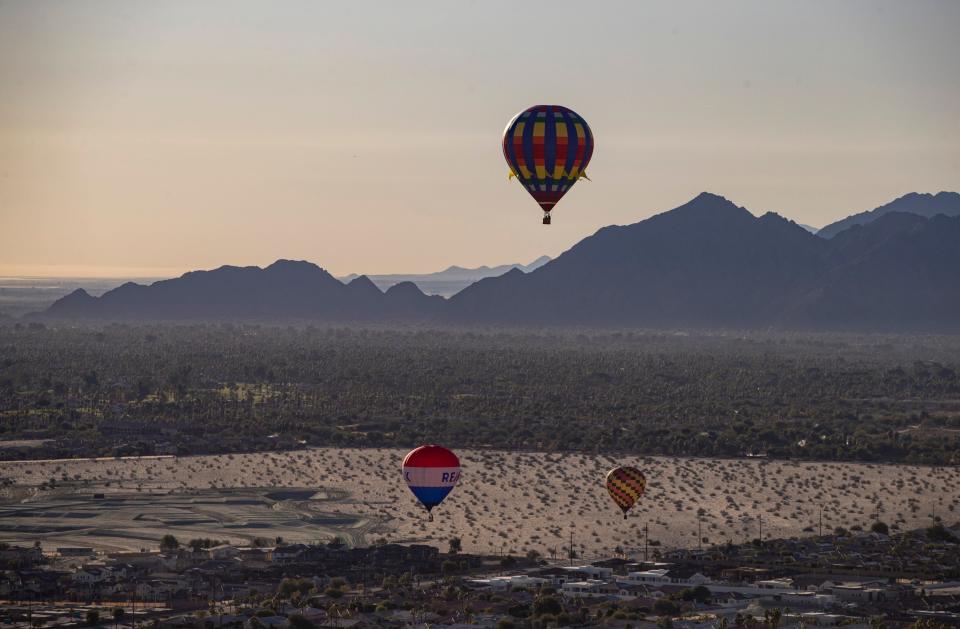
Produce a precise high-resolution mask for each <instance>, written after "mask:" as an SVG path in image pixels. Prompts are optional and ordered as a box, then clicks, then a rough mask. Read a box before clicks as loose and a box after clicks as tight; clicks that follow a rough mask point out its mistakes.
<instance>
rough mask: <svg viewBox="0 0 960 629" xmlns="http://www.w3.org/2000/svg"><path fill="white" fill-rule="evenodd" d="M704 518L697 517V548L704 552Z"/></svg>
mask: <svg viewBox="0 0 960 629" xmlns="http://www.w3.org/2000/svg"><path fill="white" fill-rule="evenodd" d="M702 524H703V520H701V519H700V517H699V516H698V517H697V549H698V550H699V551H700V552H701V553H702V552H703V530H702V526H701V525H702Z"/></svg>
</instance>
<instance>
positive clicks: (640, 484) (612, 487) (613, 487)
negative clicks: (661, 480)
mask: <svg viewBox="0 0 960 629" xmlns="http://www.w3.org/2000/svg"><path fill="white" fill-rule="evenodd" d="M646 486H647V479H646V477H645V476H644V475H643V472H641V471H640V470H638V469H637V468H635V467H615V468H613V469H612V470H610V471H609V472H607V491H608V492H610V497H611V498H613V501H614V502H615V503H617V506H618V507H620V508H621V509H623V519H624V520H626V519H627V511H629V510H630V507H632V506H633V505H635V504H636V502H637V500H640V496H642V495H643V490H644V488H646Z"/></svg>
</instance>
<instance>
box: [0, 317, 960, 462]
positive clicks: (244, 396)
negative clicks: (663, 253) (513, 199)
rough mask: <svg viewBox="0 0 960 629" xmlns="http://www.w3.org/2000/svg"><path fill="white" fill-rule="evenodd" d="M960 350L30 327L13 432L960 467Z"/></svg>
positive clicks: (683, 339) (438, 333) (3, 357)
mask: <svg viewBox="0 0 960 629" xmlns="http://www.w3.org/2000/svg"><path fill="white" fill-rule="evenodd" d="M958 357H960V339H957V338H953V337H884V336H866V337H856V336H840V335H836V336H832V335H805V334H795V335H783V334H780V335H777V334H772V333H771V334H763V333H753V334H667V333H653V332H611V331H605V332H596V331H593V332H591V331H554V332H541V333H532V332H524V331H496V330H479V331H475V332H468V331H463V330H459V331H457V330H427V329H419V328H404V329H388V328H361V329H346V328H319V327H313V326H301V327H296V326H287V327H273V326H257V325H233V324H220V325H214V324H211V325H199V324H198V325H180V326H130V325H111V326H106V327H101V328H89V327H56V328H54V327H47V326H42V325H38V324H34V325H26V326H25V325H21V324H16V325H6V326H0V417H2V422H0V431H2V432H0V438H2V439H8V440H9V439H25V438H32V439H51V440H52V441H50V442H48V443H47V444H45V445H44V446H42V448H41V449H40V450H39V451H42V452H43V453H44V454H45V455H50V456H64V455H65V456H71V455H90V454H99V455H103V454H134V453H144V454H148V453H151V452H154V451H156V449H157V445H158V444H159V443H161V442H169V443H170V444H171V445H172V446H174V447H175V448H176V449H177V451H178V452H180V453H191V452H196V453H198V452H223V451H240V450H250V449H266V448H272V447H296V446H299V445H302V444H304V443H305V444H307V445H351V446H412V445H415V444H419V443H422V442H425V441H434V440H435V441H441V442H443V443H446V444H450V445H453V446H461V447H462V446H476V447H498V448H530V449H545V450H550V449H558V450H582V451H598V452H599V451H603V452H610V451H624V452H633V453H644V454H676V455H681V454H682V455H703V456H742V455H745V454H758V453H764V454H766V455H767V456H771V457H802V458H811V459H832V460H868V461H878V460H891V461H908V462H923V463H956V462H960V461H958V456H960V455H958V453H960V367H958V362H960V361H958ZM124 427H127V428H128V429H127V430H125V429H124ZM4 452H5V453H6V456H7V457H11V456H36V455H37V453H38V450H37V449H36V448H34V449H33V450H32V451H27V450H16V449H9V448H8V449H5V450H4Z"/></svg>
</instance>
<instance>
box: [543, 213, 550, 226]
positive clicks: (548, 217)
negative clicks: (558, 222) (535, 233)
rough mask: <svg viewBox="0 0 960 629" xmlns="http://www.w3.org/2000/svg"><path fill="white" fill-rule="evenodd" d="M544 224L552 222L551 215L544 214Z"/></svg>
mask: <svg viewBox="0 0 960 629" xmlns="http://www.w3.org/2000/svg"><path fill="white" fill-rule="evenodd" d="M543 224H544V225H549V224H550V215H549V214H544V215H543Z"/></svg>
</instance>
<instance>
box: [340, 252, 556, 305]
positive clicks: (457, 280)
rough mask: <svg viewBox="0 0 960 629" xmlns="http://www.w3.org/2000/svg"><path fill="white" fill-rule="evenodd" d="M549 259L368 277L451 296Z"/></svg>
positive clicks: (384, 285)
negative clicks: (473, 285)
mask: <svg viewBox="0 0 960 629" xmlns="http://www.w3.org/2000/svg"><path fill="white" fill-rule="evenodd" d="M549 261H550V256H540V257H539V258H537V259H536V260H534V261H533V262H531V263H530V264H501V265H499V266H480V267H476V268H472V269H468V268H464V267H462V266H456V265H453V266H449V267H447V268H446V269H444V270H443V271H437V272H436V273H419V274H418V273H412V274H396V273H395V274H388V275H370V276H368V277H369V278H370V280H371V281H372V282H373V283H374V284H375V285H376V286H377V288H379V289H381V290H387V289H388V288H390V287H391V286H395V285H396V284H400V283H401V282H413V283H414V284H416V285H417V287H418V288H419V289H420V290H421V291H423V292H424V293H426V294H428V295H441V296H443V297H449V296H451V295H454V294H456V293H458V292H459V291H461V290H463V289H464V288H466V287H467V286H469V285H470V284H473V283H474V282H476V281H477V280H482V279H483V278H485V277H496V276H498V275H503V274H504V273H506V272H507V271H510V270H511V269H520V270H521V271H523V272H525V273H528V272H530V271H533V270H534V269H538V268H540V267H541V266H543V265H544V264H546V263H547V262H549ZM356 277H358V276H357V275H355V274H354V275H347V276H346V277H341V278H340V279H341V280H342V281H344V282H350V281H353V279H354V278H356Z"/></svg>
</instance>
